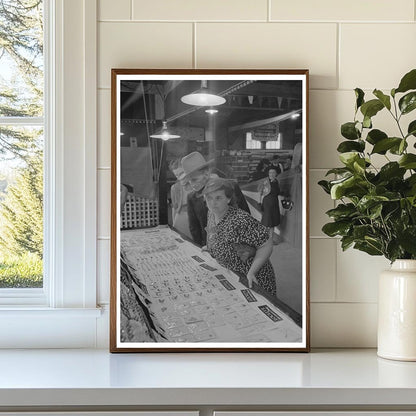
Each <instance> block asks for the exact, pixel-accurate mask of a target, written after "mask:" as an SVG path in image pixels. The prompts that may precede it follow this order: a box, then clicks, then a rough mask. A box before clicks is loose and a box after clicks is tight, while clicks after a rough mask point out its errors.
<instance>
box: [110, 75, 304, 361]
mask: <svg viewBox="0 0 416 416" xmlns="http://www.w3.org/2000/svg"><path fill="white" fill-rule="evenodd" d="M206 86H208V88H209V89H210V93H212V94H214V95H216V96H217V97H223V98H224V99H225V104H220V105H217V106H214V107H211V108H214V109H217V110H218V111H219V113H218V114H217V115H214V116H213V115H207V114H206V113H205V111H204V110H206V109H207V108H208V107H207V106H202V105H201V104H200V105H194V106H192V105H189V104H185V103H184V102H182V97H183V96H184V95H188V94H191V93H195V92H200V91H196V90H198V88H199V87H201V89H203V88H204V87H206ZM204 92H205V91H204ZM222 101H224V100H222ZM308 109H309V71H308V70H306V69H296V70H185V69H184V70H181V69H170V70H162V69H113V70H112V81H111V137H112V139H111V140H112V141H111V151H112V156H111V266H110V274H111V294H110V351H111V352H117V353H118V352H240V351H241V352H248V351H250V352H270V351H273V352H274V351H278V352H284V351H290V352H308V351H309V350H310V322H309V320H310V317H309V315H310V314H309V310H310V302H309V202H308V201H309V193H308V141H309V140H308V116H309V115H308ZM204 117H205V119H204ZM212 117H218V118H217V119H215V120H219V121H212V120H213V118H212ZM164 121H166V122H167V123H166V122H164ZM204 123H206V124H205V125H204ZM167 129H169V133H168V134H171V135H172V134H175V135H177V136H180V138H173V139H172V140H168V141H165V140H164V139H165V138H166V137H165V136H166V134H167V131H168V130H167ZM151 136H159V137H151ZM169 137H170V136H169ZM236 143H237V144H236ZM250 146H252V149H247V147H250ZM258 146H260V148H258ZM195 152H196V153H198V156H201V155H202V156H203V160H205V161H206V164H205V165H201V164H200V165H198V161H197V160H196V159H197V157H196V156H195ZM187 155H188V156H189V155H190V156H189V158H188V159H187V160H186V161H185V160H184V159H183V157H185V156H186V157H188V156H187ZM191 156H192V157H194V156H195V157H196V159H195V160H194V159H192V158H191ZM211 156H213V157H212V160H210V159H211ZM270 156H271V157H272V159H270ZM181 158H182V159H181ZM191 159H192V160H191ZM264 159H268V161H265V160H264ZM169 160H170V161H171V165H170V170H169V168H168V162H169ZM175 160H176V165H175ZM201 160H202V159H201ZM201 160H199V163H201ZM191 162H193V163H195V165H192V163H191ZM186 163H188V164H189V166H188V165H186V166H185V164H186ZM178 164H179V165H178ZM270 164H272V165H274V166H275V169H274V171H276V172H277V173H278V176H277V179H278V182H279V184H280V191H279V190H278V191H276V192H277V193H278V194H279V196H278V201H279V202H278V209H279V211H280V225H278V226H277V227H275V228H273V226H271V227H270V229H269V230H270V240H273V243H274V245H273V251H272V257H270V258H271V259H272V261H271V263H272V264H273V268H274V269H276V270H277V279H276V280H277V289H276V290H275V292H269V291H268V289H267V288H265V287H266V286H264V285H263V287H262V284H261V283H258V284H254V285H253V287H252V288H249V287H248V281H247V279H246V278H245V276H243V275H242V274H241V273H237V272H235V273H234V272H233V271H229V270H228V269H227V268H226V267H225V266H224V265H222V266H221V265H220V264H219V263H218V262H217V261H216V260H215V259H214V258H213V257H211V256H209V254H208V253H207V252H205V251H204V252H203V251H202V250H201V248H200V245H198V244H197V243H196V242H197V239H196V237H195V235H194V234H192V232H191V234H189V228H187V231H184V228H180V227H179V225H178V224H179V220H178V221H177V222H176V224H175V222H174V221H175V220H176V219H178V217H179V214H177V212H176V213H175V214H174V209H175V208H171V205H172V206H173V207H175V204H174V201H172V200H173V195H172V193H173V190H172V186H173V184H175V183H176V184H180V185H178V186H179V187H180V188H181V190H183V189H187V193H190V194H192V193H195V189H197V188H195V187H194V188H192V186H194V185H193V184H192V183H191V181H190V179H189V178H191V177H192V175H193V174H194V172H197V171H198V170H197V168H198V166H200V167H201V169H202V167H203V168H204V169H209V170H206V171H203V172H208V173H207V175H209V177H210V178H211V179H210V180H212V178H213V182H212V183H213V184H214V185H215V184H216V183H217V182H218V180H217V179H216V178H218V177H220V178H221V177H225V178H227V179H230V180H233V182H232V183H235V182H236V183H237V184H238V185H237V187H238V186H240V187H241V190H242V193H243V195H244V198H245V199H246V200H247V205H248V206H249V209H250V213H251V216H252V217H255V218H256V219H257V220H260V219H262V221H263V222H264V221H266V220H264V215H265V211H266V208H265V204H262V203H261V201H264V202H265V200H264V199H261V197H260V199H258V198H257V193H256V192H259V189H263V188H261V186H262V183H264V184H265V185H264V186H266V187H267V183H269V184H272V183H273V181H271V182H270V181H269V179H268V176H267V175H268V173H267V167H268V166H270ZM192 166H193V167H192ZM175 167H176V168H178V167H179V169H180V174H179V176H177V175H176V171H175V175H176V178H175V176H172V172H174V170H173V169H174V168H175ZM192 169H194V170H192ZM183 170H185V172H184V173H183ZM272 170H273V169H272ZM224 172H225V173H224ZM185 174H186V177H185V179H182V178H183V175H185ZM178 178H179V179H182V181H179V179H178ZM176 179H178V180H176ZM175 181H176V182H175ZM219 182H220V181H219ZM209 183H211V182H209ZM169 185H172V186H171V189H169ZM202 189H205V190H206V188H202ZM270 189H271V188H267V190H266V192H265V193H264V195H266V194H267V191H268V192H269V193H270ZM274 189H275V188H274ZM277 189H279V187H277ZM181 192H182V193H181V195H182V194H183V192H184V191H181ZM196 192H197V194H198V191H196ZM199 192H201V191H199ZM182 196H183V195H182ZM199 196H200V195H199V194H198V197H199ZM171 198H172V200H171ZM188 198H189V196H188ZM202 198H204V197H202ZM202 198H201V200H202ZM264 198H266V197H264ZM185 201H186V198H185ZM189 201H190V200H189V199H188V211H186V210H185V212H188V213H189V203H190V202H189ZM182 203H183V200H182ZM205 209H206V204H205ZM233 209H234V208H233ZM180 210H181V208H179V211H180ZM234 210H235V212H237V211H238V210H236V209H234ZM229 211H230V210H229ZM238 212H240V211H238ZM182 213H183V212H182ZM173 215H175V219H173ZM184 215H185V217H184V218H188V220H187V221H188V223H186V224H185V225H183V226H182V227H186V226H187V225H189V224H190V223H191V220H189V217H186V214H184ZM198 215H199V214H198ZM246 217H247V215H246ZM246 217H244V218H246ZM250 218H251V217H250ZM250 221H252V220H250ZM254 222H255V224H256V225H255V226H254V225H253V227H258V225H257V224H258V222H257V221H254ZM266 222H267V221H266ZM266 222H264V224H265V225H267V224H266ZM250 224H251V223H250ZM268 225H270V224H268ZM259 227H263V226H259ZM214 228H215V229H216V227H214ZM256 229H257V228H256ZM262 230H263V229H262ZM263 232H264V230H263ZM152 233H153V234H152ZM187 233H188V234H187ZM209 238H210V237H208V239H209ZM270 240H269V241H270ZM201 241H202V240H201ZM201 241H198V242H199V243H200V244H202V243H201ZM221 241H222V240H221ZM227 241H228V240H227ZM158 242H160V243H158ZM203 242H205V241H203ZM233 244H234V243H233ZM259 244H260V243H259ZM242 246H243V248H242V249H241V246H239V247H237V248H236V246H233V247H234V248H233V249H234V250H243V252H244V249H246V248H247V246H245V245H244V244H243V245H242ZM259 247H260V246H257V250H258V249H259ZM249 249H251V247H249ZM170 250H171V251H170ZM172 250H173V251H172ZM174 250H176V251H174ZM253 250H254V253H256V248H254V249H253ZM249 251H250V250H249ZM149 253H150V254H149ZM152 253H153V254H152ZM210 253H211V254H212V253H213V252H212V251H210ZM241 253H242V252H241V251H238V255H239V256H240V258H242V259H243V258H244V261H245V262H247V261H248V260H247V256H248V257H250V255H251V256H254V254H248V255H246V257H242V256H244V255H245V254H241ZM163 256H168V257H166V258H164V257H163ZM169 256H170V257H169ZM273 256H275V257H273ZM190 257H191V258H192V259H193V260H189V258H190ZM214 257H215V256H214ZM172 259H178V263H176V262H175V261H176V260H175V261H173V260H172ZM182 260H183V263H181V261H182ZM273 261H275V263H274V262H273ZM166 262H171V264H172V267H171V268H169V265H168V263H166ZM189 262H191V263H192V262H194V263H192V264H191V265H189ZM276 262H277V263H276ZM181 264H184V266H181ZM222 264H223V263H222ZM142 267H143V268H142ZM146 267H147V268H148V269H145V268H146ZM149 267H150V269H152V268H154V270H150V269H149ZM181 267H184V268H183V270H184V273H185V272H186V273H185V275H183V274H182V268H181ZM188 267H189V270H188ZM200 267H203V268H204V269H202V268H201V276H202V277H200V278H199V277H198V276H199V274H198V273H199V271H200V269H199V268H200ZM139 269H140V270H139ZM195 269H198V271H197V272H196V273H197V274H195V275H192V273H193V271H192V270H195ZM144 270H147V271H144ZM149 270H150V271H149ZM190 270H191V271H190ZM162 273H165V274H166V275H163V274H162ZM256 273H257V272H256ZM192 276H194V277H192ZM184 279H185V280H184ZM195 279H196V280H195ZM198 279H199V280H198ZM163 285H165V286H163ZM217 292H218V293H217ZM291 292H293V293H294V295H293V293H292V295H290V293H291ZM271 293H274V294H273V295H271ZM276 293H277V294H276ZM243 295H244V296H243ZM198 296H200V298H198V299H202V300H198V299H197V297H198ZM290 296H292V298H291V297H290ZM185 297H186V298H185ZM178 299H179V300H178ZM228 299H232V300H228ZM164 302H166V303H164ZM227 302H228V303H227ZM227 334H231V335H227ZM227 337H229V338H227Z"/></svg>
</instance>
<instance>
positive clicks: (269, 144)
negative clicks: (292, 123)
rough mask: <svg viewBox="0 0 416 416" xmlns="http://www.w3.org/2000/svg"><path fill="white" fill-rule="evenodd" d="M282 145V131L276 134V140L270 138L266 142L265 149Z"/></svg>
mask: <svg viewBox="0 0 416 416" xmlns="http://www.w3.org/2000/svg"><path fill="white" fill-rule="evenodd" d="M281 147H282V133H279V134H278V135H277V140H270V141H268V142H266V149H281Z"/></svg>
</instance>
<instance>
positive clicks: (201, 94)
mask: <svg viewBox="0 0 416 416" xmlns="http://www.w3.org/2000/svg"><path fill="white" fill-rule="evenodd" d="M181 101H182V102H183V103H185V104H189V105H195V106H198V107H211V106H213V105H221V104H224V103H225V101H226V100H225V98H224V97H221V96H220V95H216V94H214V93H212V92H211V91H210V90H209V89H208V86H207V81H201V88H200V89H199V90H197V91H195V92H193V93H191V94H188V95H184V96H183V97H182V98H181Z"/></svg>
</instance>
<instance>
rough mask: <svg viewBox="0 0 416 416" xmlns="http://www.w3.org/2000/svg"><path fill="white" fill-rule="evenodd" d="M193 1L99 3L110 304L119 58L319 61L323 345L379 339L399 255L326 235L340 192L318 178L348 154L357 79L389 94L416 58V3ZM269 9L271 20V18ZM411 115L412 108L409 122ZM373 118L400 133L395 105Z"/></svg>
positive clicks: (101, 252)
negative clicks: (345, 132)
mask: <svg viewBox="0 0 416 416" xmlns="http://www.w3.org/2000/svg"><path fill="white" fill-rule="evenodd" d="M189 4H190V3H189V2H185V0H155V1H153V2H147V1H144V0H120V1H119V2H112V1H110V0H100V1H99V5H98V7H99V8H98V11H99V17H98V19H99V21H100V22H99V23H98V81H99V82H98V87H99V90H98V96H97V100H98V118H99V119H98V132H99V139H98V142H99V143H98V151H97V158H98V167H99V169H98V172H97V175H98V213H97V216H98V227H97V228H98V237H99V239H98V241H97V253H98V257H97V262H98V264H97V274H98V277H97V278H98V285H97V291H98V299H99V302H101V303H103V304H106V302H108V300H109V266H110V240H109V236H110V199H111V198H110V194H111V189H110V176H111V172H110V169H109V167H110V163H111V147H110V143H111V132H110V130H111V123H110V114H111V112H110V106H111V99H110V72H111V71H110V70H111V68H116V67H118V68H122V67H124V68H192V67H193V66H194V67H196V68H219V69H221V68H247V69H250V68H252V69H259V68H265V69H291V68H309V69H310V88H311V90H310V103H309V104H310V114H309V129H310V131H309V140H310V142H309V169H310V173H309V181H310V188H309V191H310V195H309V196H310V236H311V240H310V256H311V258H310V266H311V272H310V278H311V339H312V346H313V347H374V346H375V345H376V342H377V341H376V330H377V304H376V302H377V281H378V275H379V272H380V271H381V270H383V269H385V268H387V267H388V266H389V264H388V262H387V261H386V260H384V259H383V258H380V257H371V256H369V255H367V254H364V253H360V252H357V251H356V250H351V249H350V250H348V251H346V252H344V253H343V252H341V248H340V243H339V240H338V239H330V238H328V237H327V236H325V235H324V234H323V233H322V231H321V227H322V225H323V224H324V223H326V222H328V221H329V218H328V217H327V216H326V215H325V211H327V210H328V209H330V208H333V207H334V202H333V201H332V200H331V199H330V197H329V196H328V195H327V194H325V193H324V191H323V190H322V189H321V188H320V187H319V186H318V185H317V182H318V181H319V180H320V179H323V178H324V175H325V171H326V170H327V169H329V168H331V167H334V166H337V165H339V164H340V162H339V161H338V153H337V152H336V147H337V145H338V143H339V142H340V141H341V140H342V137H341V134H340V126H341V124H342V123H345V122H347V121H352V120H353V117H354V103H355V95H354V92H353V89H354V88H355V87H360V88H362V89H364V90H366V96H367V99H370V98H372V94H371V91H372V90H373V89H374V88H378V89H384V92H386V93H387V92H388V91H389V90H390V88H392V87H394V86H397V85H398V82H399V80H400V78H401V77H402V76H403V75H404V73H405V72H407V71H408V70H410V69H411V68H413V67H415V66H416V49H415V47H414V45H415V43H416V42H415V41H416V25H415V22H414V18H415V13H414V8H415V3H414V1H413V0H397V1H395V2H392V1H388V0H368V1H366V2H362V1H360V0H339V1H337V2H333V1H330V0H317V1H314V2H310V1H309V0H293V1H291V2H287V1H284V0H270V1H269V3H268V4H267V1H266V0H259V1H250V0H243V1H238V2H237V0H230V1H227V2H220V1H219V0H214V2H210V3H209V7H208V6H207V4H208V3H207V2H206V1H205V0H203V1H200V2H192V5H191V6H189ZM243 5H244V7H243ZM185 6H187V7H185ZM131 10H132V11H133V16H130V13H131ZM267 12H269V17H270V19H271V22H266V20H267V18H268V16H267ZM131 17H132V18H133V20H132V21H131V20H130V18H131ZM123 20H124V21H123ZM164 20H169V22H166V21H165V22H164ZM248 20H251V21H254V22H245V21H248ZM259 20H260V21H262V20H265V21H264V22H259ZM273 20H274V21H275V22H273ZM233 21H234V22H233ZM194 22H196V23H194ZM410 121H411V118H410V117H403V120H402V122H403V128H404V129H405V130H406V129H407V125H408V123H409V122H410ZM373 122H374V127H376V128H378V129H381V130H384V131H386V132H387V133H388V134H389V135H395V134H394V131H395V130H394V123H393V121H392V119H391V118H390V117H389V115H388V114H387V113H386V112H383V113H382V114H380V115H377V116H376V117H375V118H374V119H373ZM382 163H385V158H384V157H380V158H378V159H377V163H376V164H377V165H378V166H379V165H380V164H382ZM107 315H108V314H107ZM101 332H102V334H104V335H102V336H101V337H99V338H100V339H101V341H99V343H102V344H105V343H106V342H107V341H106V332H105V328H104V329H102V330H101Z"/></svg>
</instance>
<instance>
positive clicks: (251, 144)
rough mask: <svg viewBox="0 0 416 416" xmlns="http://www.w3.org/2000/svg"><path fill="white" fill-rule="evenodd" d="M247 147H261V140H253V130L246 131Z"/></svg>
mask: <svg viewBox="0 0 416 416" xmlns="http://www.w3.org/2000/svg"><path fill="white" fill-rule="evenodd" d="M246 149H261V142H260V141H259V140H253V139H252V134H251V132H247V133H246Z"/></svg>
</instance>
